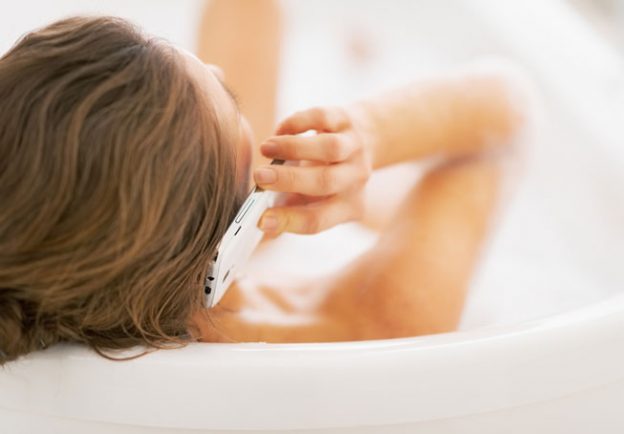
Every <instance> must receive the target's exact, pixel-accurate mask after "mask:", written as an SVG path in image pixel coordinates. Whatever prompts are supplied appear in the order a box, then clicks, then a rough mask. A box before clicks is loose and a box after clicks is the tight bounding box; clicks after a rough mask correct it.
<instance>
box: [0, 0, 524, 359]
mask: <svg viewBox="0 0 624 434" xmlns="http://www.w3.org/2000/svg"><path fill="white" fill-rule="evenodd" d="M235 3H236V2H230V1H228V2H218V1H217V2H213V3H212V6H211V7H212V8H213V9H210V10H209V11H208V13H207V15H206V16H205V17H204V24H205V26H204V27H203V32H202V40H204V41H205V40H210V38H211V37H212V35H211V32H217V31H219V26H218V25H216V24H215V23H219V22H222V21H223V20H222V19H219V17H221V18H223V16H224V14H225V15H227V16H229V17H232V15H231V14H230V15H228V14H229V12H231V11H230V10H229V9H228V8H231V7H233V6H231V5H234V4H235ZM248 3H253V4H254V5H256V6H248V7H249V8H250V9H253V8H254V7H258V8H261V9H262V10H261V11H256V12H254V13H251V12H249V13H248V15H245V13H241V14H240V15H239V18H238V19H239V20H241V21H244V20H249V21H250V22H251V21H252V20H251V18H250V17H252V16H253V17H255V19H256V21H257V22H263V21H262V20H258V14H259V13H265V14H268V16H267V19H275V20H278V16H277V15H275V9H274V5H270V4H269V5H268V6H267V5H266V4H264V5H263V6H258V5H260V4H261V3H264V2H248ZM264 22H265V24H266V21H264ZM211 24H215V25H214V26H213V25H211ZM230 24H231V22H230ZM239 24H240V23H239ZM239 28H241V27H239ZM242 28H246V27H242ZM276 28H278V27H276ZM246 29H247V31H249V32H253V31H254V29H253V26H251V25H250V27H248V28H246ZM230 33H231V32H230ZM277 34H278V33H277V32H274V33H269V32H267V35H268V36H267V35H265V36H263V37H260V38H259V39H258V40H259V41H260V42H257V43H258V44H264V45H263V47H260V48H258V47H256V48H257V49H259V50H264V49H267V50H268V49H269V48H271V47H272V46H274V45H275V44H276V43H277V42H276V41H278V39H279V38H278V37H277ZM262 38H264V42H262V41H263V39H262ZM224 39H226V40H227V37H224ZM211 47H214V45H212V46H200V52H201V54H202V56H205V57H210V56H212V57H217V58H218V57H219V56H225V59H223V60H224V61H223V63H224V64H225V66H226V69H227V70H228V73H229V72H230V71H232V76H233V78H232V80H233V81H234V82H236V81H237V79H240V77H242V73H241V68H240V64H239V65H238V66H237V67H235V66H232V65H235V64H236V56H240V50H233V49H230V50H229V51H228V50H226V51H225V52H224V51H223V50H222V51H221V54H219V50H218V49H214V50H213V48H211ZM230 48H232V47H230ZM211 50H213V51H211ZM223 53H225V54H223ZM227 53H233V54H227ZM228 55H229V56H233V58H234V60H232V58H230V59H228V58H227V56H228ZM276 59H277V57H276V56H274V58H273V60H276ZM264 63H267V62H266V58H265V62H264ZM269 63H270V62H269ZM246 66H247V67H248V68H249V65H246ZM252 66H253V65H252ZM256 66H258V69H257V71H258V74H257V77H260V78H259V80H260V82H259V83H257V84H258V85H259V87H261V88H262V90H260V91H257V90H254V88H253V86H250V85H249V84H247V85H245V84H240V85H239V86H237V90H239V89H240V90H241V93H242V97H243V104H244V105H243V107H244V108H245V110H247V111H248V114H249V117H250V119H251V121H252V123H254V124H255V125H256V128H257V131H265V130H266V128H267V123H268V122H270V121H272V120H271V119H270V116H267V115H266V113H263V110H261V104H260V102H259V101H260V100H262V99H265V96H263V95H262V93H263V92H267V89H269V90H271V89H274V82H275V74H274V73H275V71H276V66H275V65H274V64H273V65H272V66H271V65H269V66H264V67H263V66H261V65H260V63H258V65H256ZM262 68H264V69H262ZM247 70H250V69H247ZM251 70H254V71H255V69H251ZM237 74H238V75H237ZM224 79H225V77H223V75H222V71H220V70H219V69H218V68H216V67H214V66H210V65H205V64H204V63H202V62H201V61H199V60H198V59H197V58H196V57H194V56H193V55H191V54H189V53H186V52H184V51H181V50H178V49H176V48H174V47H172V46H171V45H169V44H167V43H165V42H163V41H160V40H157V39H154V38H151V37H149V36H146V35H144V34H142V33H141V32H140V31H138V30H137V29H135V28H134V27H132V26H131V25H129V24H128V23H126V22H124V21H123V20H120V19H115V18H110V17H104V18H71V19H67V20H63V21H60V22H57V23H54V24H52V25H50V26H48V27H45V28H43V29H41V30H38V31H35V32H33V33H30V34H28V35H26V36H25V37H24V38H22V39H21V40H20V41H19V42H18V43H17V44H16V45H15V46H14V47H13V48H12V49H11V50H10V51H9V52H8V53H6V54H5V55H4V56H3V57H2V58H1V59H0V101H2V104H0V198H1V202H2V208H1V210H0V363H4V362H6V361H9V360H13V359H15V358H17V357H19V356H20V355H23V354H27V353H29V352H32V351H35V350H37V349H40V348H45V347H47V346H49V345H52V344H54V343H56V342H60V341H72V342H81V343H85V344H87V345H89V346H91V347H92V348H94V349H96V350H98V351H99V350H102V349H121V348H127V347H130V346H133V345H137V344H143V345H146V346H148V347H162V346H166V344H168V343H178V344H184V343H185V342H189V341H196V340H201V341H205V342H241V341H265V342H320V341H340V340H358V339H379V338H390V337H400V336H412V335H417V334H424V333H437V332H443V331H448V330H453V329H454V328H455V327H456V325H457V323H458V320H459V317H460V314H461V309H462V305H463V301H464V296H465V290H466V286H467V284H468V282H469V279H470V276H471V274H472V271H473V268H474V266H475V262H476V259H477V257H478V253H479V250H480V247H481V245H482V243H483V240H484V238H485V236H486V235H487V229H488V221H489V218H490V214H491V212H492V209H493V207H494V205H495V203H496V198H497V194H498V190H499V184H500V180H501V177H502V176H503V173H502V163H503V162H504V161H505V159H506V158H507V155H508V154H509V152H507V151H508V150H509V149H510V146H509V145H510V144H511V143H512V142H513V139H514V137H515V136H516V135H517V133H518V131H519V129H520V127H521V125H522V119H523V114H522V111H521V109H520V108H519V107H518V106H517V105H516V104H515V102H514V98H512V96H514V95H516V87H517V85H516V84H515V80H514V79H510V76H509V75H508V74H506V73H501V72H498V71H496V70H490V71H482V72H471V73H469V72H462V73H460V74H457V75H455V76H452V77H445V78H440V79H438V80H433V81H427V82H420V83H414V84H412V85H410V86H407V87H405V88H403V89H399V90H397V91H395V92H390V93H387V94H384V95H380V96H379V97H377V98H374V99H371V100H368V101H363V102H359V103H355V104H353V105H350V106H348V107H317V108H313V109H310V110H305V111H302V112H298V113H295V114H293V115H292V116H290V117H288V118H286V119H285V120H283V121H282V122H281V123H280V124H279V125H278V127H277V128H276V130H275V133H274V135H271V136H270V137H269V139H266V140H261V142H262V143H261V146H256V145H253V144H254V143H258V139H255V138H254V136H253V133H252V132H251V128H250V127H249V123H248V122H247V121H246V120H245V117H244V116H243V115H242V114H241V112H240V110H239V109H238V107H237V105H236V103H235V101H234V99H233V98H232V95H231V93H230V92H229V91H228V90H227V89H226V88H225V87H224V85H223V81H224ZM263 80H264V81H263ZM263 85H264V86H263ZM245 86H247V88H245ZM271 91H272V90H271ZM254 92H255V94H254ZM254 95H255V96H256V99H254V97H253V96H254ZM258 96H260V97H261V98H260V97H258ZM266 104H268V110H265V111H264V112H266V111H269V112H270V111H271V110H272V104H273V103H272V102H271V101H267V102H266ZM307 130H316V131H317V132H318V134H316V135H314V136H299V135H298V134H299V133H302V132H304V131H307ZM258 134H262V135H261V136H260V137H261V138H265V137H266V134H265V133H264V132H262V133H258ZM258 150H260V151H261V153H262V155H263V157H260V154H259V152H258ZM433 157H435V158H434V159H433V160H432V158H433ZM269 158H279V159H285V160H292V161H295V162H298V163H299V164H298V165H293V166H279V167H268V165H267V164H266V162H267V161H269V160H268V159H269ZM421 159H428V160H429V161H433V164H431V168H430V169H429V170H428V173H427V174H426V175H425V176H424V178H423V179H421V181H420V182H418V183H417V184H416V185H414V186H412V187H411V190H410V192H409V194H408V195H407V196H406V199H405V200H404V202H403V203H402V205H401V207H400V208H399V209H397V210H396V212H395V213H394V215H393V216H392V217H391V219H390V220H389V221H388V223H387V224H386V225H385V226H383V227H382V228H381V231H382V232H381V234H380V237H379V241H378V243H377V244H376V245H375V246H374V248H372V249H371V250H370V251H368V252H366V253H365V254H363V255H361V256H360V257H358V258H357V259H356V260H354V261H353V262H352V263H351V264H350V265H349V266H348V267H346V268H345V269H343V270H341V271H340V272H337V273H334V274H332V275H331V276H324V277H323V278H322V279H317V280H315V283H314V284H310V283H308V282H304V281H302V282H295V283H292V282H290V283H288V284H285V285H283V286H280V287H277V286H270V285H267V284H263V283H262V282H258V281H255V280H254V279H253V276H252V277H251V278H249V279H246V280H245V281H239V282H235V283H234V284H233V285H232V286H231V287H230V289H229V291H228V292H227V293H226V295H225V296H224V297H223V299H222V300H221V302H220V303H219V304H218V305H217V306H215V307H214V308H212V309H205V308H204V307H203V305H202V303H203V286H202V279H203V277H204V275H205V272H206V268H207V266H208V263H209V261H210V258H211V257H212V254H213V253H214V251H215V248H216V245H217V243H218V242H219V240H220V238H221V237H222V236H223V234H224V232H225V230H226V228H227V226H228V224H229V222H230V221H231V219H232V218H233V216H234V214H235V213H236V211H237V208H238V207H239V206H240V204H241V201H242V199H243V198H244V196H245V194H246V193H247V191H248V188H249V185H250V178H251V177H252V175H253V179H254V181H255V182H256V183H258V184H259V185H260V186H262V187H264V188H266V189H270V190H275V191H280V192H284V193H288V194H289V196H287V200H286V202H285V203H283V204H281V205H280V206H278V207H275V208H272V209H270V210H267V212H266V213H265V215H264V216H263V218H262V219H261V221H260V222H259V225H260V227H261V228H262V229H263V230H265V231H266V232H267V234H268V235H269V238H270V237H274V236H276V235H278V234H279V233H281V232H284V231H286V232H295V233H314V232H318V231H320V230H324V229H326V228H328V227H330V226H333V225H335V224H338V223H341V222H344V221H348V220H354V219H360V218H364V217H366V216H364V215H363V212H364V203H363V195H362V191H363V186H364V184H365V183H366V180H367V179H368V177H369V175H370V173H371V171H372V170H376V169H379V168H382V167H386V166H389V165H393V164H396V163H400V162H405V161H413V160H421ZM267 242H268V243H270V241H267ZM319 282H320V283H319ZM293 294H297V295H298V296H303V297H306V296H307V297H308V298H309V300H311V301H310V303H308V305H306V306H304V307H302V306H296V305H295V304H293V303H289V297H290V296H292V295H293ZM258 298H260V299H262V301H263V303H261V305H266V304H269V305H271V307H272V308H275V309H272V310H271V312H274V314H273V316H267V315H263V309H264V308H262V307H259V305H258V304H257V302H256V301H255V300H258ZM276 309H277V312H279V313H275V312H276Z"/></svg>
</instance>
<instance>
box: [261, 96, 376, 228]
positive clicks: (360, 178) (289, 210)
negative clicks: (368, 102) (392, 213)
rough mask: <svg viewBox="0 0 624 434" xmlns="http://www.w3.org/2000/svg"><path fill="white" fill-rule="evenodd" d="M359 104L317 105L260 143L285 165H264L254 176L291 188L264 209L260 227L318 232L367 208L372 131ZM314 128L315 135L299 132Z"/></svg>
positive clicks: (288, 120)
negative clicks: (353, 106)
mask: <svg viewBox="0 0 624 434" xmlns="http://www.w3.org/2000/svg"><path fill="white" fill-rule="evenodd" d="M365 124H366V123H365V122H363V119H362V116H361V114H360V113H359V112H358V111H357V110H347V109H344V108H338V107H317V108H312V109H309V110H304V111H301V112H297V113H295V114H293V115H292V116H289V117H288V118H286V119H285V120H284V121H282V122H281V123H280V125H279V126H278V128H277V130H276V135H275V136H273V137H271V138H269V139H267V140H266V141H265V143H263V144H262V145H261V146H260V151H261V152H262V154H263V155H264V156H265V157H268V158H274V159H281V160H286V161H287V163H286V164H285V165H271V166H263V167H259V168H257V169H256V170H255V171H254V180H255V182H256V183H257V184H258V185H259V186H260V187H262V188H264V189H266V190H274V191H279V192H283V193H286V194H285V195H284V198H283V200H282V201H281V203H279V204H278V206H276V207H273V208H271V209H269V210H267V211H265V213H264V215H263V217H262V218H261V220H260V223H259V227H260V229H262V230H263V231H265V232H266V233H268V234H278V233H280V232H293V233H299V234H313V233H317V232H320V231H323V230H325V229H328V228H331V227H332V226H335V225H337V224H339V223H343V222H347V221H351V220H356V219H359V218H361V217H362V215H363V213H364V194H363V193H364V186H365V184H366V182H367V180H368V178H369V176H370V174H371V172H372V167H373V164H372V160H373V156H372V154H373V151H372V147H373V143H374V141H373V140H372V135H371V134H369V133H368V132H367V131H366V128H365V127H364V125H365ZM309 130H315V131H316V132H317V134H315V135H313V136H302V135H298V134H300V133H304V132H306V131H309Z"/></svg>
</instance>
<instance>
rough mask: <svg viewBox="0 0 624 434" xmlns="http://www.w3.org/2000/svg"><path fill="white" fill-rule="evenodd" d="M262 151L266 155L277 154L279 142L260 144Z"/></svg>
mask: <svg viewBox="0 0 624 434" xmlns="http://www.w3.org/2000/svg"><path fill="white" fill-rule="evenodd" d="M260 152H262V153H263V154H265V155H271V156H272V155H275V153H276V152H277V144H276V143H273V142H266V143H263V144H262V145H260Z"/></svg>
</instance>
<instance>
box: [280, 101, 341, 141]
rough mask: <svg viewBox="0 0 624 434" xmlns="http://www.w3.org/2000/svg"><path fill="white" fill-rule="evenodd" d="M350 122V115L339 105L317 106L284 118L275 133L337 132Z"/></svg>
mask: <svg viewBox="0 0 624 434" xmlns="http://www.w3.org/2000/svg"><path fill="white" fill-rule="evenodd" d="M349 124H350V121H349V117H348V116H347V115H346V113H345V112H344V110H343V109H341V108H339V107H315V108H311V109H308V110H303V111H300V112H297V113H295V114H293V115H292V116H289V117H287V118H286V119H284V120H283V121H282V122H281V123H280V124H279V125H278V127H277V130H276V131H275V133H276V134H277V135H282V134H300V133H304V132H306V131H309V130H315V131H317V132H337V131H341V130H343V129H345V128H346V127H348V126H349Z"/></svg>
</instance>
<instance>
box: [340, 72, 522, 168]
mask: <svg viewBox="0 0 624 434" xmlns="http://www.w3.org/2000/svg"><path fill="white" fill-rule="evenodd" d="M519 87H522V86H521V85H519V81H518V80H516V79H515V78H513V74H512V75H510V74H507V73H502V72H500V71H496V70H493V71H489V72H486V71H480V72H470V73H465V74H463V75H461V76H459V75H458V76H454V77H445V78H439V79H434V80H429V81H422V82H418V83H414V84H411V85H408V86H406V87H404V88H401V89H398V90H395V91H391V92H388V93H386V94H382V95H380V96H379V97H377V98H372V99H370V100H366V101H362V102H360V103H357V104H355V105H354V106H352V107H351V109H352V111H353V113H355V117H356V118H357V119H359V121H360V122H361V123H362V124H363V125H364V126H363V127H362V128H363V129H365V130H366V131H367V132H368V137H370V140H371V142H372V143H371V146H372V151H373V166H374V168H381V167H384V166H388V165H391V164H396V163H400V162H404V161H409V160H416V159H422V158H427V157H430V156H442V157H448V158H453V157H459V156H463V155H469V154H474V153H480V152H486V151H491V150H494V149H497V148H498V149H502V148H504V147H505V146H507V145H508V144H509V143H510V142H511V141H512V139H513V137H514V136H515V135H516V133H517V131H518V130H519V128H520V127H521V125H522V124H523V120H524V110H525V108H524V104H523V103H522V101H519V99H520V100H523V98H520V96H521V95H520V94H521V93H522V92H521V91H520V90H519Z"/></svg>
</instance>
